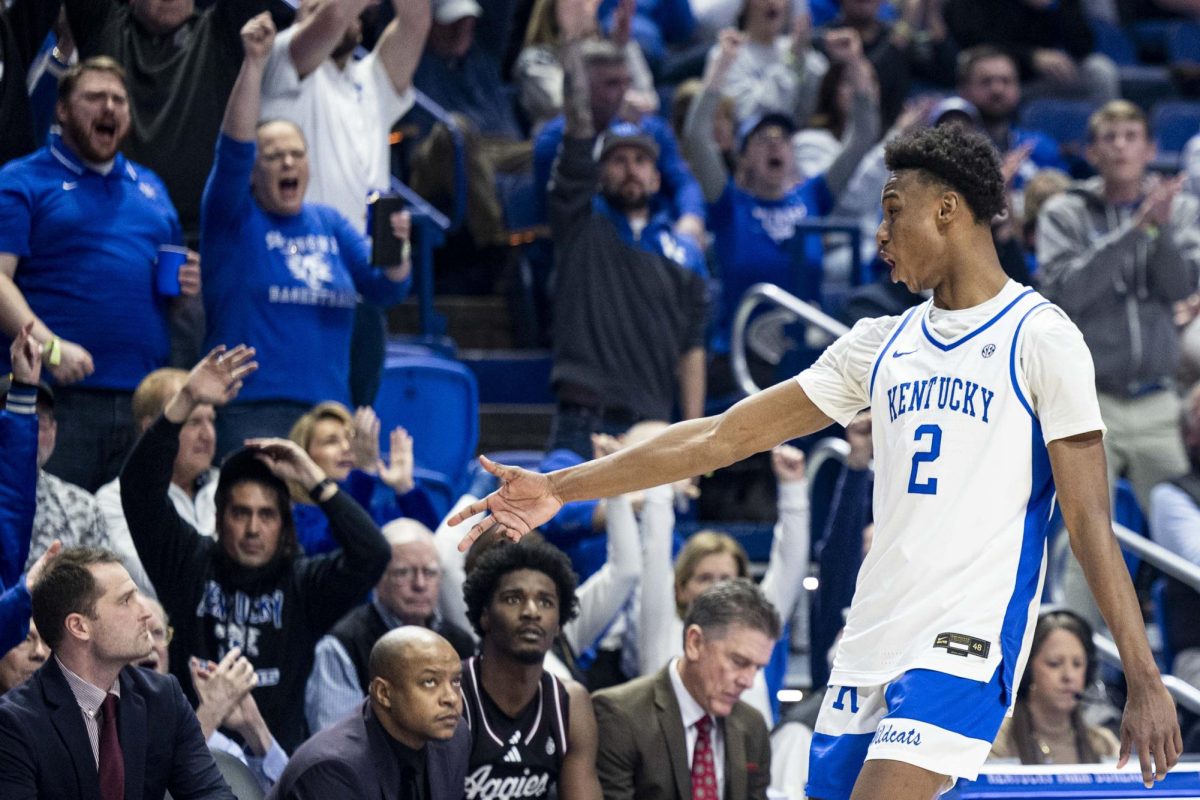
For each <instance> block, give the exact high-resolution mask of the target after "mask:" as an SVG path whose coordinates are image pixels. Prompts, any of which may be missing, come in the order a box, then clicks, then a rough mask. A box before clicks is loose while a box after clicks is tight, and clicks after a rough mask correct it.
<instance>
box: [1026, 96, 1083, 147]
mask: <svg viewBox="0 0 1200 800" xmlns="http://www.w3.org/2000/svg"><path fill="white" fill-rule="evenodd" d="M1097 107H1098V104H1097V103H1095V102H1094V101H1091V100H1057V99H1050V98H1042V99H1038V100H1031V101H1029V102H1028V103H1026V104H1025V106H1024V107H1023V108H1022V109H1021V127H1023V128H1032V129H1033V130H1036V131H1041V132H1042V133H1044V134H1046V135H1047V136H1049V137H1050V138H1051V139H1053V140H1054V141H1056V142H1058V145H1059V147H1061V148H1063V149H1064V150H1066V151H1068V152H1075V153H1081V152H1083V148H1084V146H1085V145H1086V144H1087V120H1088V117H1089V116H1091V114H1092V112H1093V111H1095V110H1096V108H1097Z"/></svg>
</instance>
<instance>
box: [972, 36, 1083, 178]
mask: <svg viewBox="0 0 1200 800" xmlns="http://www.w3.org/2000/svg"><path fill="white" fill-rule="evenodd" d="M957 80H958V94H959V96H960V97H962V98H963V99H964V100H966V101H967V102H969V103H971V104H972V105H974V106H975V108H976V109H978V110H979V116H980V118H981V120H982V122H983V125H982V130H983V133H986V134H987V137H988V138H989V139H991V140H992V144H994V145H996V149H997V150H999V151H1000V152H1001V153H1008V152H1010V151H1012V150H1016V149H1017V148H1021V147H1026V148H1029V157H1028V158H1027V159H1025V160H1024V163H1022V165H1021V167H1020V168H1019V170H1018V173H1017V177H1018V179H1019V184H1023V183H1024V181H1025V179H1027V178H1029V177H1031V176H1032V175H1033V173H1034V172H1036V171H1037V170H1038V169H1041V168H1043V167H1054V168H1056V169H1066V168H1067V165H1066V163H1065V162H1064V161H1063V159H1062V156H1061V155H1060V154H1059V152H1058V145H1057V144H1056V143H1055V142H1054V140H1053V139H1051V138H1050V137H1049V136H1047V135H1046V134H1044V133H1041V132H1040V131H1033V130H1026V129H1024V128H1018V127H1017V125H1016V118H1017V107H1018V106H1020V105H1021V75H1020V72H1019V71H1018V70H1017V62H1016V60H1015V59H1014V58H1013V57H1012V56H1011V55H1009V54H1008V53H1007V52H1006V51H1004V50H1002V49H1001V48H999V47H997V46H995V45H990V44H981V45H976V46H975V47H972V48H970V49H969V50H964V51H962V52H961V53H959V56H958V68H957Z"/></svg>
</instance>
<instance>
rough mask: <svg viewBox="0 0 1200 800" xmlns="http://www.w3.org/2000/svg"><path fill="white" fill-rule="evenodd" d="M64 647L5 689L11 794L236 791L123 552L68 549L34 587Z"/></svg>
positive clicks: (190, 795)
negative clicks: (158, 665) (154, 660)
mask: <svg viewBox="0 0 1200 800" xmlns="http://www.w3.org/2000/svg"><path fill="white" fill-rule="evenodd" d="M33 619H34V622H35V624H36V625H37V627H38V630H39V631H40V632H41V634H42V637H43V638H44V639H45V641H46V643H47V644H49V645H50V649H51V652H52V653H53V657H52V658H50V659H49V660H47V661H46V663H45V665H44V666H42V667H41V668H40V669H39V670H38V671H37V672H36V673H34V675H33V677H32V678H30V679H29V680H28V681H26V682H25V683H24V684H23V685H22V686H20V687H19V688H17V689H14V690H12V691H11V692H9V693H8V694H6V695H5V696H4V697H3V699H0V797H3V798H5V800H37V798H51V797H52V798H54V800H76V798H78V799H79V800H161V799H162V797H163V795H164V794H165V793H166V792H167V791H170V792H171V795H172V796H173V797H175V798H176V800H199V799H200V798H205V799H208V798H211V799H212V800H234V796H233V793H232V792H231V791H230V790H229V787H228V786H227V785H226V784H225V781H224V780H223V779H222V778H221V774H220V772H218V770H217V766H216V764H215V763H214V762H213V758H212V755H211V754H210V753H209V751H208V748H207V747H205V745H204V737H203V735H202V734H201V733H200V724H199V723H198V722H197V721H196V715H195V713H194V712H193V711H192V708H191V706H189V705H188V702H187V700H186V699H185V698H184V696H183V692H182V691H181V690H180V688H179V683H178V682H177V681H176V680H175V678H173V677H170V676H166V675H158V674H156V673H154V672H151V671H149V670H145V669H141V668H138V667H131V666H128V664H129V662H130V661H134V660H137V659H142V658H145V657H147V656H148V655H149V654H150V650H151V647H152V644H153V642H152V639H151V637H150V631H149V628H148V623H149V621H150V610H149V608H148V607H147V606H146V605H144V604H143V603H142V601H141V599H140V598H139V597H138V594H137V587H136V586H135V585H134V583H133V580H132V579H131V578H130V577H129V573H128V572H126V571H125V568H124V567H123V566H122V565H121V561H120V559H119V558H118V557H117V556H116V555H115V554H113V553H110V552H107V551H104V550H96V549H92V548H73V549H69V550H64V551H63V552H62V554H61V555H59V556H58V557H56V558H55V559H53V560H52V561H51V562H50V564H49V565H48V567H47V568H46V572H45V574H44V575H43V576H42V579H41V581H39V582H38V584H37V586H35V587H34V589H33Z"/></svg>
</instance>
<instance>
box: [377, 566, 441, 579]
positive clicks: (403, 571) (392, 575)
mask: <svg viewBox="0 0 1200 800" xmlns="http://www.w3.org/2000/svg"><path fill="white" fill-rule="evenodd" d="M418 574H420V576H421V577H422V578H424V579H425V580H427V581H432V580H435V579H437V578H440V577H441V576H442V570H441V568H440V567H392V568H391V569H389V570H388V571H387V572H385V573H383V577H385V578H387V579H388V580H389V581H395V582H396V583H404V582H405V581H411V580H413V579H414V578H416V577H417V575H418Z"/></svg>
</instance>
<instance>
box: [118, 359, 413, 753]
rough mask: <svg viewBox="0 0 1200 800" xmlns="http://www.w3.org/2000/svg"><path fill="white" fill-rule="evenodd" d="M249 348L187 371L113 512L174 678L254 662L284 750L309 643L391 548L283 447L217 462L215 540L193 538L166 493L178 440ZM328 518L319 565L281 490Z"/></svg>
mask: <svg viewBox="0 0 1200 800" xmlns="http://www.w3.org/2000/svg"><path fill="white" fill-rule="evenodd" d="M253 358H254V350H252V349H250V348H247V347H244V346H239V347H236V348H234V349H233V350H229V351H226V350H225V348H224V347H218V348H216V349H214V350H213V351H212V352H211V353H209V354H208V356H206V357H205V358H204V359H203V360H202V361H201V362H200V363H199V364H198V365H197V366H196V367H195V368H194V369H193V370H192V371H191V373H190V374H189V375H188V378H187V381H186V382H185V383H184V385H183V388H182V389H180V390H179V392H178V393H176V394H175V396H174V397H173V398H172V399H171V401H170V402H169V403H167V406H166V409H165V410H164V411H163V414H162V416H161V417H159V418H158V420H157V421H155V422H154V424H153V425H151V426H150V427H149V429H147V430H146V432H145V433H144V434H142V438H141V439H140V440H139V441H138V443H137V446H136V447H134V449H133V452H132V453H131V454H130V456H129V461H128V462H127V463H126V464H125V468H124V470H122V472H121V506H122V507H123V508H124V509H125V517H126V519H127V520H128V521H129V532H130V534H132V536H133V543H134V545H135V546H136V547H137V551H138V556H139V557H140V558H141V560H142V565H143V566H144V567H145V568H146V574H148V575H149V576H150V580H151V581H153V583H154V585H155V586H156V587H157V588H158V591H159V599H160V600H161V601H162V603H163V607H164V608H166V610H167V614H168V615H169V616H170V618H171V619H172V620H174V624H175V636H174V638H173V639H172V640H171V649H170V651H169V652H170V660H171V670H172V673H173V674H174V675H175V676H176V677H178V678H179V679H180V682H181V683H183V685H184V686H191V680H190V675H189V672H188V659H189V658H191V657H192V656H197V657H199V658H202V659H208V660H211V661H216V662H219V661H221V659H222V658H224V657H225V655H226V654H228V653H229V652H230V651H231V650H233V649H234V648H240V649H241V651H242V653H243V654H244V655H245V656H246V657H247V658H248V659H250V661H251V662H252V663H253V664H254V667H255V670H256V672H257V674H258V685H257V687H256V688H255V689H254V700H255V702H256V703H258V707H259V710H260V711H261V712H262V716H263V719H265V720H266V721H267V725H268V726H269V727H270V729H271V730H272V731H274V732H275V735H276V737H277V738H278V739H279V743H280V744H281V745H282V746H283V747H284V749H286V750H288V751H289V752H290V751H292V750H294V749H295V748H296V747H297V746H298V745H299V744H300V742H301V741H303V740H304V736H305V724H304V684H305V681H306V680H307V679H308V673H309V672H310V671H311V670H312V664H313V649H314V648H315V647H316V644H317V641H318V640H319V639H320V638H321V637H322V636H323V635H324V634H325V633H326V631H328V630H329V629H330V628H331V627H333V625H334V623H335V622H337V621H338V619H340V618H341V616H342V615H343V614H345V613H346V612H347V611H349V610H350V609H351V608H353V607H354V606H355V605H357V604H358V603H360V602H362V600H363V598H364V597H366V595H367V592H368V591H369V590H370V588H371V587H372V586H374V585H375V582H376V581H378V580H379V578H380V577H381V576H382V575H383V571H384V569H385V568H386V567H387V564H388V559H389V558H390V557H391V548H390V547H388V544H387V541H386V540H384V538H383V535H382V534H380V532H379V529H378V528H377V527H375V523H374V522H372V521H371V518H370V517H369V516H367V513H366V512H365V511H363V509H362V508H361V507H360V506H359V505H358V504H357V503H355V502H354V500H352V499H351V498H350V496H349V495H347V494H346V493H345V492H342V491H339V490H338V487H337V484H335V483H334V482H333V481H332V480H330V479H329V478H328V477H326V475H325V473H324V472H322V471H321V469H320V468H319V467H317V465H316V464H314V463H313V461H312V459H311V458H309V457H308V455H307V454H306V453H305V452H304V450H303V449H301V448H300V446H299V445H297V444H295V443H294V442H290V441H288V440H286V439H251V440H248V441H247V442H246V447H245V448H244V449H242V450H239V451H237V452H236V453H234V454H233V455H231V456H230V457H229V458H227V459H226V460H225V462H224V463H223V464H222V465H221V478H220V482H219V483H218V484H217V494H216V505H217V538H216V540H213V539H211V538H209V537H207V536H202V535H201V534H199V533H198V532H197V531H196V529H195V528H193V527H192V526H191V525H189V524H188V523H187V522H186V521H184V520H183V518H182V517H180V516H179V512H178V511H176V510H175V506H174V504H173V503H172V502H171V500H170V498H169V497H168V495H167V486H168V484H169V483H170V480H171V471H172V470H171V465H172V464H173V463H174V461H175V454H176V451H177V450H178V449H179V432H180V428H181V427H182V426H183V424H184V422H185V421H186V420H187V418H188V417H189V416H190V415H191V413H192V411H193V410H194V408H195V407H196V406H198V405H202V404H208V405H212V406H221V405H224V404H225V403H227V402H228V401H229V400H231V399H233V397H234V396H235V395H236V394H237V392H238V390H239V389H240V388H241V385H242V379H243V378H245V377H246V376H248V375H249V374H250V373H252V372H253V371H254V370H255V368H256V367H257V364H256V363H254V362H253V361H252V359H253ZM289 482H290V483H293V484H295V485H297V486H299V487H301V488H303V490H304V491H306V492H308V494H309V496H310V497H311V498H312V499H313V501H314V502H315V503H317V505H319V506H320V507H321V510H322V511H324V512H325V515H326V516H327V517H328V518H329V529H330V531H331V532H332V534H333V536H334V537H335V538H336V539H337V540H338V542H340V543H341V548H340V549H338V550H335V551H333V552H332V553H327V554H325V555H322V556H318V557H315V558H307V557H304V556H303V555H302V554H301V553H300V552H299V551H298V546H297V544H296V529H295V525H294V524H293V522H292V513H291V502H290V500H289V496H288V483H289Z"/></svg>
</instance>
